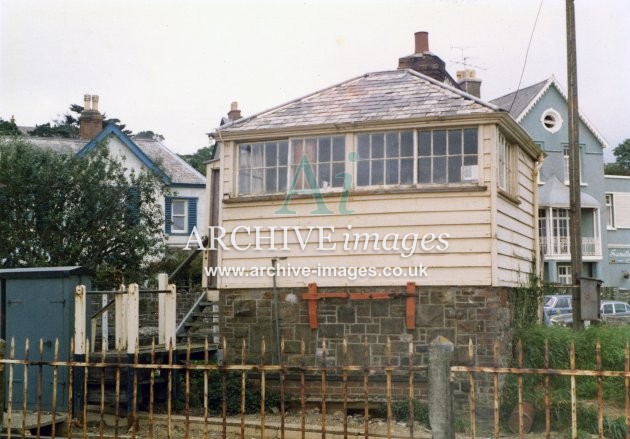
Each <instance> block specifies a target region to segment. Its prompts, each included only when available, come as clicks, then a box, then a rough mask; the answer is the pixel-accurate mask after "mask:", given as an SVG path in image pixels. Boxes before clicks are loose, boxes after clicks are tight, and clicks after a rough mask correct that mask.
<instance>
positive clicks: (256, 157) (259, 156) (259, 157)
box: [251, 143, 263, 168]
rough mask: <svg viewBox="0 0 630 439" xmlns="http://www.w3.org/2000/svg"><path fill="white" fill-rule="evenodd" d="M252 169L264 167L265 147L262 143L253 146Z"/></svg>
mask: <svg viewBox="0 0 630 439" xmlns="http://www.w3.org/2000/svg"><path fill="white" fill-rule="evenodd" d="M251 160H252V161H251V167H252V168H261V167H262V166H263V145H262V143H254V144H252V159H251Z"/></svg>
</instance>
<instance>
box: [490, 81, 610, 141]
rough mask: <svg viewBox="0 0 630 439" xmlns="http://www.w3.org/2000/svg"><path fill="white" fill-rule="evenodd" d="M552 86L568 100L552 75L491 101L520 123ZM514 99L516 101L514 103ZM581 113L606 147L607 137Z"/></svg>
mask: <svg viewBox="0 0 630 439" xmlns="http://www.w3.org/2000/svg"><path fill="white" fill-rule="evenodd" d="M550 87H555V89H556V90H557V91H558V93H560V94H561V95H562V97H563V98H564V100H565V101H568V97H567V93H566V92H565V91H564V90H563V89H562V87H561V86H560V84H558V81H556V79H555V78H554V77H553V76H552V77H550V78H548V79H546V80H544V81H542V82H539V83H537V84H534V85H530V86H529V87H525V88H521V89H520V90H517V91H515V92H513V93H510V94H507V95H505V96H501V97H499V98H496V99H493V100H491V101H490V103H491V104H494V105H496V106H497V107H500V108H502V109H504V110H506V111H509V112H510V115H511V116H512V117H513V118H514V120H516V122H518V123H520V122H521V121H522V120H523V118H524V117H525V116H526V115H527V113H529V112H530V110H531V109H532V108H533V107H534V106H535V105H536V103H537V102H538V101H539V100H540V99H541V98H542V96H543V95H544V94H545V93H546V92H547V90H548V89H549V88H550ZM514 96H516V100H514ZM512 101H514V104H512ZM510 107H511V109H510ZM579 114H580V119H581V120H582V122H583V123H584V125H586V127H587V128H588V129H589V130H591V132H592V133H593V135H594V136H595V137H596V138H597V140H599V142H600V143H601V145H602V146H603V147H604V148H605V147H607V146H608V143H607V142H606V139H604V136H602V135H601V134H600V133H599V131H597V129H596V128H595V126H594V125H593V124H592V123H591V122H590V121H589V120H588V118H587V117H586V115H585V114H584V113H582V111H581V110H580V111H579Z"/></svg>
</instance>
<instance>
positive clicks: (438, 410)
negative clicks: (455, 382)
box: [429, 336, 455, 439]
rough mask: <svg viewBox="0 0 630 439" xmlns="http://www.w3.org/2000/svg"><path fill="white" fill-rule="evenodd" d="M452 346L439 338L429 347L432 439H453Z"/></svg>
mask: <svg viewBox="0 0 630 439" xmlns="http://www.w3.org/2000/svg"><path fill="white" fill-rule="evenodd" d="M453 351H454V346H453V343H451V342H450V341H449V340H448V339H446V338H444V337H442V336H440V337H437V338H436V339H435V340H433V341H432V342H431V345H430V346H429V422H430V423H431V431H432V436H433V439H453V438H454V437H455V430H454V428H453V423H454V421H455V420H454V416H453V390H452V388H451V381H450V375H451V373H450V365H451V364H450V363H451V359H452V358H453Z"/></svg>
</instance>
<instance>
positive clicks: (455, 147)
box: [448, 130, 462, 155]
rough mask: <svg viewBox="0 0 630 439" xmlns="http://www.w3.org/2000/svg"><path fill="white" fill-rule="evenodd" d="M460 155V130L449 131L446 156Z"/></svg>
mask: <svg viewBox="0 0 630 439" xmlns="http://www.w3.org/2000/svg"><path fill="white" fill-rule="evenodd" d="M461 153H462V131H461V130H449V132H448V154H449V155H454V154H461Z"/></svg>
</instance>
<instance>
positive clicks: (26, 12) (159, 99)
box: [0, 0, 630, 161]
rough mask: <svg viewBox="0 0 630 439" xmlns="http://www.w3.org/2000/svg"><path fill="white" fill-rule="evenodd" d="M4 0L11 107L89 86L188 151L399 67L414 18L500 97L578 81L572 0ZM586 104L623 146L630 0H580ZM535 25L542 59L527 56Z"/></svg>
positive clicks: (534, 52) (610, 138) (56, 110)
mask: <svg viewBox="0 0 630 439" xmlns="http://www.w3.org/2000/svg"><path fill="white" fill-rule="evenodd" d="M540 4H541V0H519V1H512V0H415V1H407V0H382V1H380V0H379V1H377V0H360V1H354V0H352V1H351V0H345V1H343V0H336V1H324V0H306V1H304V0H301V1H288V0H286V1H251V0H250V1H245V0H232V1H225V0H220V1H207V0H206V1H201V0H196V1H193V0H179V1H175V0H134V1H129V0H127V1H119V0H108V1H94V0H80V1H70V0H55V1H54V2H53V1H47V0H38V1H36V0H1V1H0V55H1V56H0V118H3V119H5V120H8V119H10V118H11V116H14V117H15V119H16V122H17V123H18V125H27V126H33V125H35V124H42V123H46V122H50V121H51V120H53V119H56V118H57V117H58V116H59V115H61V114H63V113H65V112H66V111H67V109H68V107H69V106H70V104H73V103H76V104H80V105H82V104H83V95H84V94H97V95H99V96H100V107H99V108H100V110H101V111H104V112H105V113H106V114H107V116H108V117H114V116H115V117H117V118H119V119H121V120H122V121H123V123H126V124H127V127H128V128H129V129H131V130H132V131H134V132H139V131H143V130H152V131H154V132H156V133H160V134H162V135H163V136H164V137H165V138H166V141H165V143H166V144H167V145H168V146H169V147H170V148H171V149H172V150H174V151H176V152H178V153H181V154H188V153H193V152H194V151H196V150H197V149H199V148H201V147H204V146H207V145H208V139H207V136H206V133H208V132H210V131H212V130H213V129H214V128H215V127H217V126H218V124H219V121H220V119H221V117H222V116H224V115H226V114H227V112H228V110H229V108H230V103H231V102H232V101H238V103H239V107H240V109H241V110H242V112H243V115H244V116H247V115H250V114H254V113H257V112H260V111H263V110H265V109H267V108H270V107H274V106H276V105H278V104H281V103H283V102H286V101H290V100H292V99H295V98H298V97H300V96H303V95H306V94H308V93H311V92H313V91H316V90H319V89H322V88H325V87H328V86H331V85H333V84H336V83H339V82H342V81H345V80H347V79H350V78H353V77H356V76H360V75H362V74H364V73H367V72H373V71H382V70H391V69H395V68H396V67H397V65H398V58H400V57H402V56H406V55H410V54H412V53H413V52H414V37H413V34H414V32H417V31H427V32H429V45H430V50H431V51H432V52H433V53H435V54H437V55H438V56H440V57H441V58H442V59H443V60H444V61H445V62H446V64H447V70H448V71H449V72H450V73H451V75H452V76H455V73H456V71H457V70H460V69H462V68H463V67H464V64H465V65H466V66H467V67H469V68H474V69H476V71H477V76H478V77H479V78H481V79H482V80H483V82H482V85H481V97H482V99H485V100H490V99H493V98H496V97H499V96H502V95H504V94H507V93H510V92H512V91H514V90H515V89H516V88H517V87H518V84H519V79H520V77H521V73H523V79H522V83H521V86H522V87H524V86H527V85H531V84H534V83H536V82H539V81H542V80H544V79H547V78H548V77H550V76H551V75H555V77H556V79H557V80H558V81H559V83H560V84H561V85H562V86H563V87H564V88H565V89H566V83H567V81H566V76H567V74H566V27H565V20H564V15H565V1H564V0H543V1H542V8H541V10H540V16H539V19H538V22H537V25H536V27H535V30H534V22H535V19H536V15H537V11H538V9H539V6H540ZM575 9H576V28H577V52H578V53H577V59H578V86H579V104H580V108H581V111H582V112H583V113H584V114H586V116H587V117H588V119H589V120H590V121H591V122H592V123H593V125H594V126H595V127H596V128H597V129H598V130H599V132H600V133H601V134H602V135H603V137H604V138H605V139H606V140H607V142H608V144H609V146H610V148H608V149H607V151H606V152H605V159H606V161H613V160H614V157H613V156H612V150H613V149H614V147H615V146H617V145H618V144H619V143H621V142H622V141H623V140H624V139H626V138H630V123H628V122H629V121H630V82H629V80H628V72H630V56H628V55H630V53H629V51H630V50H629V49H628V47H629V45H628V41H630V26H628V22H629V21H630V2H629V1H628V0H605V1H594V0H575ZM532 30H533V37H532V43H531V47H530V49H529V55H528V59H527V63H526V64H524V60H525V54H526V50H527V47H528V42H529V40H530V36H532Z"/></svg>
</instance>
